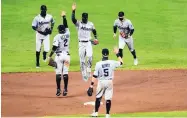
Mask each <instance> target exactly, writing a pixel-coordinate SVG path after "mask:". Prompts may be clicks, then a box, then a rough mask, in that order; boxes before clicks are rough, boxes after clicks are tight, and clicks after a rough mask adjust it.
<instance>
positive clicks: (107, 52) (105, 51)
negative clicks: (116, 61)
mask: <svg viewBox="0 0 187 118" xmlns="http://www.w3.org/2000/svg"><path fill="white" fill-rule="evenodd" d="M102 54H103V56H104V57H107V56H108V55H109V50H108V49H107V48H104V49H102Z"/></svg>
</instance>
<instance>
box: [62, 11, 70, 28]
mask: <svg viewBox="0 0 187 118" xmlns="http://www.w3.org/2000/svg"><path fill="white" fill-rule="evenodd" d="M61 16H62V18H63V25H64V26H65V28H68V23H67V20H66V12H65V11H62V14H61Z"/></svg>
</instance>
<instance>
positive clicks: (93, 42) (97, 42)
mask: <svg viewBox="0 0 187 118" xmlns="http://www.w3.org/2000/svg"><path fill="white" fill-rule="evenodd" d="M91 43H92V44H93V45H97V44H99V41H98V40H97V39H94V40H92V41H91Z"/></svg>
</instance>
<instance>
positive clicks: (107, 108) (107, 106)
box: [106, 100, 111, 114]
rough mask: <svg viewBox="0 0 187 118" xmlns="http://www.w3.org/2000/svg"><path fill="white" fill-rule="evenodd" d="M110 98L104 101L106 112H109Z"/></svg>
mask: <svg viewBox="0 0 187 118" xmlns="http://www.w3.org/2000/svg"><path fill="white" fill-rule="evenodd" d="M110 108H111V100H107V101H106V114H110V113H109V112H110Z"/></svg>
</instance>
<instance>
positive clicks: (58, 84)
mask: <svg viewBox="0 0 187 118" xmlns="http://www.w3.org/2000/svg"><path fill="white" fill-rule="evenodd" d="M60 83H61V74H56V85H57V89H60Z"/></svg>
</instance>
